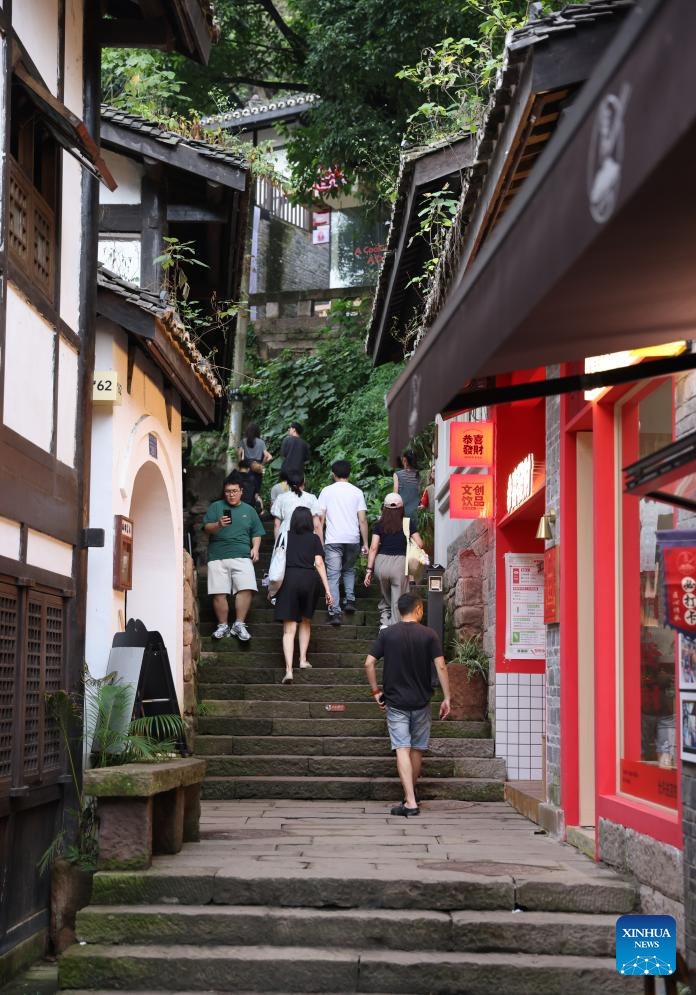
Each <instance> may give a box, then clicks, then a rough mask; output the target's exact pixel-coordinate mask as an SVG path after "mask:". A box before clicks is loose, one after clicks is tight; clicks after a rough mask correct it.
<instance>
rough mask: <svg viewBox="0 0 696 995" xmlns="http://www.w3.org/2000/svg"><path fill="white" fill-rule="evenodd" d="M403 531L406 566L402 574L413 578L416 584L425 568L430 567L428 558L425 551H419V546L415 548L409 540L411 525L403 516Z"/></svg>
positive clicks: (411, 540) (422, 575) (410, 539)
mask: <svg viewBox="0 0 696 995" xmlns="http://www.w3.org/2000/svg"><path fill="white" fill-rule="evenodd" d="M403 529H404V535H405V537H406V565H405V567H404V573H405V574H406V576H407V577H413V579H414V580H415V581H416V583H418V582H419V581H421V580H422V579H423V577H424V575H425V571H426V568H427V567H429V566H430V558H429V556H428V554H427V553H426V552H425V550H424V549H421V548H420V546H416V544H415V542H414V541H413V539H412V538H411V523H410V520H409V519H408V518H406V517H405V516H404V523H403Z"/></svg>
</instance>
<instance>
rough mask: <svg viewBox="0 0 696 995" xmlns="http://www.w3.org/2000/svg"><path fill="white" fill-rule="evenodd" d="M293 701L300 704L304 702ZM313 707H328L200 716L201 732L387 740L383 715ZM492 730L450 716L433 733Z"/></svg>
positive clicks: (459, 735)
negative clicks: (302, 715)
mask: <svg viewBox="0 0 696 995" xmlns="http://www.w3.org/2000/svg"><path fill="white" fill-rule="evenodd" d="M290 704H291V705H294V706H295V707H296V706H297V705H300V706H301V704H302V703H301V702H296V703H293V702H290ZM312 707H313V708H316V709H319V710H321V709H324V711H323V712H321V711H320V714H321V715H323V716H325V717H324V718H313V719H283V718H272V717H271V716H268V717H266V718H258V719H257V718H236V717H230V716H224V715H220V716H216V715H203V716H201V717H200V718H199V719H198V731H199V733H201V734H203V735H211V736H341V737H344V736H380V737H385V739H386V735H387V723H386V721H385V719H384V718H383V717H382V716H379V715H378V716H376V717H375V718H371V719H354V718H348V717H346V716H345V714H344V713H343V712H332V713H330V714H331V717H330V718H329V717H328V715H327V712H326V707H325V706H323V705H316V706H312ZM373 708H374V706H373ZM490 732H491V727H490V724H489V723H488V722H473V721H472V722H453V721H452V720H451V719H448V720H447V721H446V722H440V721H435V722H433V724H432V735H433V737H434V738H436V739H439V738H447V739H449V738H454V739H465V738H466V739H488V738H489V737H490Z"/></svg>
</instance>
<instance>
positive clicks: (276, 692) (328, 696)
mask: <svg viewBox="0 0 696 995" xmlns="http://www.w3.org/2000/svg"><path fill="white" fill-rule="evenodd" d="M298 673H301V671H298ZM323 674H324V671H323V670H322V671H320V676H323ZM199 697H200V699H201V700H202V701H206V702H208V703H209V704H212V703H213V702H217V703H218V705H220V703H225V702H227V703H229V704H230V705H232V704H234V702H240V701H249V702H252V701H253V702H256V703H257V704H258V703H259V702H262V701H272V702H277V703H278V704H281V703H282V704H285V703H287V702H297V701H299V702H305V703H307V704H318V705H321V703H322V702H327V701H328V702H344V703H346V704H347V703H348V702H360V703H362V704H364V705H367V706H368V708H371V711H368V715H367V717H368V718H369V716H370V715H373V714H374V712H375V709H376V708H378V706H377V705H376V704H375V702H374V699H373V698H372V694H371V692H370V686H369V684H368V683H367V681H366V680H365V678H364V677H363V681H362V683H361V684H357V683H356V684H345V683H340V684H331V683H329V682H328V681H321V683H313V682H310V681H302V682H300V681H298V682H297V684H296V683H295V681H294V678H293V683H292V684H281V683H280V682H278V683H273V684H227V683H225V684H203V685H202V687H201V691H200V694H199ZM441 700H442V691H441V690H440V688H439V687H438V688H437V689H436V690H435V692H434V694H433V703H432V706H431V707H432V708H433V709H434V712H435V711H437V710H438V709H439V707H440V705H439V703H440V701H441ZM227 714H229V713H227Z"/></svg>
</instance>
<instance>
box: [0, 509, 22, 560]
mask: <svg viewBox="0 0 696 995" xmlns="http://www.w3.org/2000/svg"><path fill="white" fill-rule="evenodd" d="M19 529H20V526H19V522H13V521H12V520H11V519H10V518H0V556H6V557H7V558H8V559H10V560H18V559H19V538H20V535H19Z"/></svg>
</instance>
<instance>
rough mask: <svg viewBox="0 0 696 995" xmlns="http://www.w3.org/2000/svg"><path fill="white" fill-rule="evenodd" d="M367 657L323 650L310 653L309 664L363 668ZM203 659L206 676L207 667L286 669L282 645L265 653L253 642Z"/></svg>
mask: <svg viewBox="0 0 696 995" xmlns="http://www.w3.org/2000/svg"><path fill="white" fill-rule="evenodd" d="M353 645H356V644H353ZM365 655H366V654H365V653H358V652H355V651H352V652H345V653H342V652H339V651H337V650H335V649H328V650H322V651H321V652H317V651H316V650H315V651H310V654H309V662H310V663H311V664H312V667H331V668H333V667H362V666H364V664H365ZM202 659H203V661H204V669H203V673H204V674H205V667H207V666H208V665H211V666H215V665H217V666H219V667H263V668H265V669H268V668H273V669H275V668H277V667H283V668H285V658H284V657H283V650H282V647H281V645H280V643H278V645H277V646H276V647H275V649H273V650H263V651H260V650H258V649H257V648H255V647H254V646H253V642H252V643H247V644H246V646H245V647H239V646H230V647H229V649H223V650H220V649H217V650H216V651H215V652H204V653H203V654H202Z"/></svg>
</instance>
